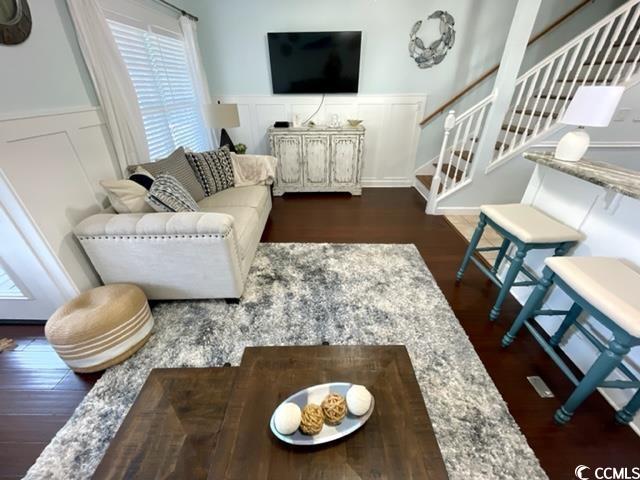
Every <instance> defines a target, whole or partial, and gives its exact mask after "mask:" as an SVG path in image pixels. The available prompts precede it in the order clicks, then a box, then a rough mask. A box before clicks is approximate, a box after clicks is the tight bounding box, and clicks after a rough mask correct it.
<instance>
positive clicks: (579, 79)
mask: <svg viewBox="0 0 640 480" xmlns="http://www.w3.org/2000/svg"><path fill="white" fill-rule="evenodd" d="M584 81H585V79H584V78H568V79H567V83H572V82H575V83H582V82H584ZM586 81H587V82H594V81H595V82H596V83H597V84H606V85H609V84H611V83H613V80H611V79H609V80H594V79H593V78H587V79H586ZM557 82H558V83H559V82H564V80H563V79H558V80H557Z"/></svg>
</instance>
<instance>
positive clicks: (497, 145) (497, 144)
mask: <svg viewBox="0 0 640 480" xmlns="http://www.w3.org/2000/svg"><path fill="white" fill-rule="evenodd" d="M502 145H504V149H505V150H506V149H507V148H509V144H508V143H504V142H496V145H495V147H494V150H500V148H501V147H502Z"/></svg>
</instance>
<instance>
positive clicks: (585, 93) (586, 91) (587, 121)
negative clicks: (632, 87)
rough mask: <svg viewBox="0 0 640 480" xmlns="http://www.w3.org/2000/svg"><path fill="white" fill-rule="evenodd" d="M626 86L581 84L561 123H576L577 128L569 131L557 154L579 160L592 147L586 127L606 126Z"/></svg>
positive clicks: (567, 160) (560, 156)
mask: <svg viewBox="0 0 640 480" xmlns="http://www.w3.org/2000/svg"><path fill="white" fill-rule="evenodd" d="M623 93H624V87H607V86H592V87H584V86H583V87H580V88H578V90H577V91H576V94H575V96H574V97H573V100H571V103H569V107H568V108H567V111H566V112H565V114H564V116H563V117H562V120H560V123H564V124H565V125H575V126H577V127H578V129H577V130H574V131H572V132H569V133H567V134H566V135H565V136H564V137H562V138H561V139H560V142H558V146H557V147H556V153H555V157H556V158H557V159H558V160H564V161H566V162H577V161H578V160H580V159H581V158H582V157H583V155H584V154H585V152H586V151H587V149H588V148H589V134H588V133H587V132H586V131H585V130H584V127H607V126H609V123H610V122H611V119H612V118H613V115H614V113H615V112H616V108H617V107H618V103H620V98H622V94H623Z"/></svg>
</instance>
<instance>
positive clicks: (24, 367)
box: [0, 189, 640, 479]
mask: <svg viewBox="0 0 640 480" xmlns="http://www.w3.org/2000/svg"><path fill="white" fill-rule="evenodd" d="M262 241H264V242H344V243H413V244H415V245H416V246H417V247H418V250H419V251H420V253H421V254H422V257H423V258H424V260H425V262H426V263H427V266H428V267H429V270H431V272H432V273H433V275H434V276H435V278H436V280H437V282H438V285H439V286H440V288H441V289H442V291H443V292H444V294H445V296H446V297H447V300H448V301H449V303H450V304H451V306H452V307H453V310H454V311H455V313H456V315H457V317H458V319H459V320H460V322H461V323H462V325H463V327H464V328H465V330H466V332H467V334H468V335H469V338H470V339H471V342H472V343H473V345H474V347H475V349H476V351H477V352H478V355H479V356H480V358H481V359H482V361H483V363H484V365H485V367H486V369H487V371H488V372H489V374H490V375H491V377H492V379H493V381H494V382H495V384H496V386H497V387H498V390H499V391H500V393H501V394H502V396H503V397H504V399H505V401H506V402H507V404H508V405H509V410H510V411H511V414H512V415H513V416H514V418H515V419H516V421H517V422H518V424H519V425H520V428H521V429H522V431H523V433H524V434H525V436H526V437H527V440H528V441H529V444H530V445H531V447H532V448H533V450H534V451H535V452H536V454H537V456H538V458H539V459H540V461H541V463H542V466H543V467H544V469H545V470H546V471H547V473H548V474H549V476H550V477H551V478H554V479H555V478H558V479H568V478H574V474H573V472H574V469H575V467H576V466H577V465H579V464H584V465H587V466H590V467H597V466H627V467H632V466H639V464H638V462H639V458H640V456H639V454H638V452H640V438H639V437H638V436H637V435H636V434H635V433H634V432H633V431H632V430H631V428H629V427H624V426H619V425H616V423H615V422H614V420H613V414H614V410H613V409H612V408H611V407H610V406H609V405H608V404H607V402H606V401H605V400H604V399H603V398H602V397H601V396H600V395H597V394H596V395H592V396H591V397H590V398H589V399H588V400H587V401H586V402H585V404H584V405H583V406H582V407H581V408H580V410H579V411H578V412H577V414H576V416H575V418H574V419H573V420H572V421H571V423H570V424H569V425H566V426H564V427H558V426H556V425H555V424H554V423H553V420H552V416H553V412H554V411H555V409H556V408H557V407H558V406H559V405H560V404H561V403H562V401H563V399H565V398H566V397H567V396H568V395H569V394H570V392H571V390H572V385H571V384H570V382H569V381H568V380H567V379H566V378H565V377H564V376H563V375H562V374H561V373H560V371H559V370H558V368H557V367H556V366H555V364H554V363H553V362H552V361H551V360H549V359H548V358H547V356H546V354H545V353H544V352H543V351H542V349H541V348H540V347H539V346H538V345H537V343H535V341H534V340H533V339H531V338H530V336H529V335H528V333H526V332H523V334H522V335H521V336H520V337H519V338H518V340H517V341H516V342H515V343H514V344H513V346H512V347H511V348H509V349H508V350H503V349H502V348H501V347H500V338H501V336H502V335H503V333H504V331H505V328H506V327H507V326H508V324H509V323H510V321H511V320H512V319H513V318H514V317H515V315H516V313H517V312H518V310H519V304H518V303H517V302H516V301H515V300H514V299H513V298H508V300H507V302H506V303H505V306H504V308H503V312H502V315H501V318H500V319H499V320H498V322H496V323H491V322H489V320H488V313H489V310H490V308H491V305H492V303H493V300H494V298H495V295H496V293H497V291H496V288H495V287H494V286H493V285H492V284H491V283H490V282H489V281H488V280H487V279H486V278H485V277H484V276H483V275H482V274H480V272H479V271H478V270H477V269H476V268H475V267H474V266H473V265H472V266H470V267H469V269H468V271H467V273H466V275H465V278H464V280H463V282H462V283H461V284H460V285H456V284H455V271H456V269H457V267H458V264H459V262H460V259H461V257H462V254H463V252H464V249H465V248H466V244H467V242H466V240H464V239H463V238H462V236H460V235H459V234H458V233H457V231H455V230H454V229H453V228H452V227H451V226H450V225H449V224H448V223H447V221H446V220H445V219H444V218H443V217H435V216H427V215H425V214H424V200H423V199H422V197H420V195H419V194H418V193H417V192H416V191H415V190H413V189H365V190H364V193H363V195H362V197H350V196H349V195H340V194H299V195H285V196H284V197H282V198H275V199H274V205H273V212H272V214H271V218H270V220H269V223H268V224H267V228H266V230H265V233H264V235H263V238H262ZM1 337H11V338H14V339H16V340H17V341H18V347H17V348H16V349H15V350H13V351H6V352H3V353H1V354H0V479H5V478H19V477H20V476H21V475H23V474H24V473H25V471H26V470H27V468H28V467H29V466H30V465H31V464H32V463H33V462H34V460H35V459H36V458H37V456H38V455H39V454H40V452H41V451H42V449H43V448H44V447H45V445H46V444H47V443H48V442H49V441H50V440H51V438H52V437H53V436H54V435H55V432H56V431H57V430H58V429H59V428H60V427H61V426H62V425H63V424H64V423H65V421H66V420H67V419H68V418H69V416H70V415H71V413H72V412H73V410H74V409H75V407H76V406H77V405H78V403H79V402H80V401H81V400H82V398H83V397H84V395H85V394H86V392H87V391H88V390H89V389H90V388H91V386H92V385H93V384H94V383H95V381H96V380H97V379H98V378H99V377H100V375H99V374H92V375H76V374H74V373H72V372H70V371H69V370H68V369H67V368H66V367H65V365H64V364H63V363H62V362H61V361H60V360H59V359H58V358H57V357H56V356H55V354H54V353H53V352H52V350H51V348H50V347H49V346H48V345H47V343H46V341H45V340H44V338H43V327H42V326H32V325H22V326H8V325H0V338H1ZM529 375H540V376H541V377H542V378H543V379H544V380H545V381H546V382H547V384H548V385H549V386H550V387H551V389H552V390H553V392H554V393H555V394H556V398H552V399H543V398H540V397H538V395H537V394H536V393H535V391H534V390H533V388H532V387H531V386H530V385H529V383H528V381H527V379H526V377H527V376H529ZM492 454H497V455H499V454H500V452H492Z"/></svg>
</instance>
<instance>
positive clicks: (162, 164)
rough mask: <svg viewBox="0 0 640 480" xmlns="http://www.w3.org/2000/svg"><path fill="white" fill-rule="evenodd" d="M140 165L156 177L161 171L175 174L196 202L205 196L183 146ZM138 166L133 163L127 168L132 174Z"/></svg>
mask: <svg viewBox="0 0 640 480" xmlns="http://www.w3.org/2000/svg"><path fill="white" fill-rule="evenodd" d="M139 166H140V167H142V168H144V169H145V170H146V171H147V172H149V173H150V174H151V175H152V176H154V177H157V176H158V175H160V174H161V173H168V174H169V175H173V176H174V177H175V178H176V180H178V181H179V182H180V183H181V184H182V186H183V187H184V188H186V189H187V191H188V192H189V194H190V195H191V196H192V197H193V199H194V200H195V201H196V202H199V201H200V200H202V199H203V198H204V197H205V195H204V190H203V189H202V186H201V185H200V183H199V182H198V179H197V178H196V174H195V173H194V172H193V170H192V169H191V166H190V165H189V162H188V161H187V157H186V156H185V154H184V148H182V147H180V148H178V149H176V150H175V151H174V152H173V153H172V154H171V155H169V156H168V157H167V158H163V159H160V160H157V161H155V162H151V163H143V164H142V165H139ZM136 167H138V165H132V166H131V167H128V168H127V170H128V172H129V173H130V174H132V173H134V172H135V169H136Z"/></svg>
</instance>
